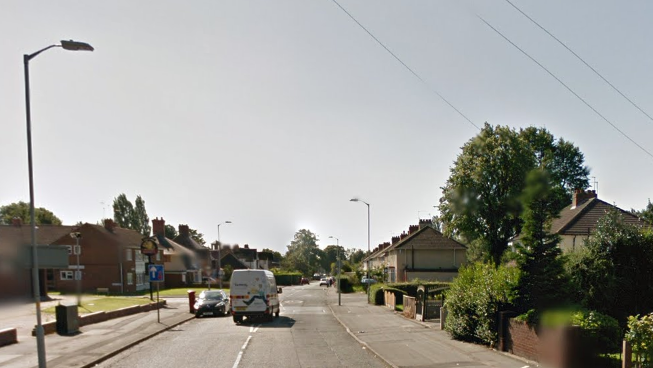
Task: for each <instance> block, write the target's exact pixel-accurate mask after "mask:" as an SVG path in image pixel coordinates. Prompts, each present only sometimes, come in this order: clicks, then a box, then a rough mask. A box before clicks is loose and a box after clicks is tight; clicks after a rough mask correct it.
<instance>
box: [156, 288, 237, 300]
mask: <svg viewBox="0 0 653 368" xmlns="http://www.w3.org/2000/svg"><path fill="white" fill-rule="evenodd" d="M218 289H219V288H216V287H212V288H211V290H218ZM189 290H193V291H195V295H196V296H198V295H199V294H200V293H201V292H202V291H204V290H208V289H207V288H205V287H202V288H198V287H190V288H174V289H166V290H161V291H159V296H161V297H166V296H178V297H187V296H188V291H189ZM222 290H223V291H224V292H225V293H227V295H229V289H222ZM148 293H149V292H148ZM153 295H154V297H155V298H156V290H154V293H153Z"/></svg>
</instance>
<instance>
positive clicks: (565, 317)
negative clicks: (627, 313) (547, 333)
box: [540, 308, 622, 355]
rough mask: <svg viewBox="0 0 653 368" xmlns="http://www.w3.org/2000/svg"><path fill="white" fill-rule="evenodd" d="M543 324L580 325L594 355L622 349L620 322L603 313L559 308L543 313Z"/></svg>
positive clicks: (584, 338)
mask: <svg viewBox="0 0 653 368" xmlns="http://www.w3.org/2000/svg"><path fill="white" fill-rule="evenodd" d="M540 322H541V325H542V326H560V325H573V326H579V327H580V329H581V335H582V337H583V340H584V342H585V344H586V347H587V348H588V349H589V350H592V351H591V352H592V353H594V355H598V354H606V353H616V352H619V351H620V346H619V344H620V343H619V342H620V339H621V336H622V332H621V328H620V327H619V322H618V321H617V320H616V319H614V318H612V317H610V316H608V315H605V314H602V313H599V312H597V311H592V310H587V309H578V308H577V309H567V310H565V309H558V310H551V311H546V312H543V313H542V316H541V317H540Z"/></svg>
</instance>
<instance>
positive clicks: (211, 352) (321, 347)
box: [98, 284, 387, 368]
mask: <svg viewBox="0 0 653 368" xmlns="http://www.w3.org/2000/svg"><path fill="white" fill-rule="evenodd" d="M283 290H284V291H283V293H282V294H281V295H280V296H281V305H282V308H281V315H280V316H279V318H276V319H275V320H274V321H273V322H251V323H248V322H247V321H246V322H244V323H243V324H240V325H236V324H234V322H233V320H232V318H230V317H216V318H211V317H208V318H201V319H194V320H191V321H189V322H187V323H184V324H182V325H180V326H177V327H176V328H174V329H171V330H169V331H166V332H164V333H162V334H160V335H158V336H156V337H154V338H152V339H150V340H148V341H145V342H143V343H141V344H139V345H136V346H135V347H133V348H131V349H129V350H126V351H124V352H123V353H121V354H119V355H116V356H115V357H113V358H111V359H109V360H106V361H105V362H103V363H101V364H100V365H98V367H103V368H128V367H129V368H151V367H211V368H220V367H229V368H239V367H243V368H245V367H284V368H285V367H379V368H380V367H387V365H386V364H385V363H383V362H382V361H381V360H380V359H379V358H377V357H375V356H374V355H373V354H372V353H371V352H369V351H368V350H366V349H364V348H363V347H362V346H361V345H360V344H359V343H358V342H357V341H356V340H355V339H354V338H352V337H351V336H350V335H349V334H348V333H347V331H345V329H344V328H343V327H342V325H341V324H340V323H339V322H338V321H337V320H336V319H335V318H334V317H333V315H332V314H331V311H330V309H329V307H328V306H327V297H326V290H325V288H324V287H320V286H318V285H317V284H311V285H304V286H291V287H284V289H283Z"/></svg>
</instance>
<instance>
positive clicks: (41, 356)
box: [23, 41, 93, 368]
mask: <svg viewBox="0 0 653 368" xmlns="http://www.w3.org/2000/svg"><path fill="white" fill-rule="evenodd" d="M53 47H61V48H63V49H64V50H69V51H93V46H91V45H89V44H87V43H84V42H77V41H61V44H56V45H50V46H48V47H45V48H42V49H40V50H39V51H37V52H35V53H32V54H25V55H23V65H24V70H25V116H26V119H27V165H28V172H29V217H30V223H31V227H32V229H31V230H32V231H31V233H32V234H31V237H32V242H31V243H32V244H31V245H32V293H33V294H34V302H35V303H34V304H36V350H37V353H38V362H39V368H44V367H46V360H45V339H44V331H43V325H42V324H41V291H40V290H39V289H40V285H39V260H38V256H37V247H36V222H35V216H34V175H33V166H32V115H31V111H30V100H29V61H30V60H32V59H33V58H35V57H36V56H37V55H38V54H40V53H42V52H43V51H45V50H49V49H51V48H53Z"/></svg>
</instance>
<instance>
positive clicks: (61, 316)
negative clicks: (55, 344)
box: [54, 304, 79, 335]
mask: <svg viewBox="0 0 653 368" xmlns="http://www.w3.org/2000/svg"><path fill="white" fill-rule="evenodd" d="M54 309H55V312H56V315H57V333H58V334H59V335H74V334H76V333H79V317H78V314H77V304H59V305H57V306H56V307H55V308H54Z"/></svg>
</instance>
